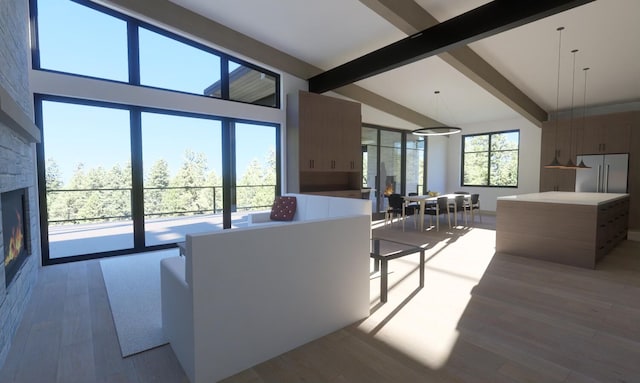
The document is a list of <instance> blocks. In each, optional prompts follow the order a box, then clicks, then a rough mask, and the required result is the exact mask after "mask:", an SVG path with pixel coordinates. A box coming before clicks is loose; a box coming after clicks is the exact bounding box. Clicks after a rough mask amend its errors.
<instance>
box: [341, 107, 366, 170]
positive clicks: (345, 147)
mask: <svg viewBox="0 0 640 383" xmlns="http://www.w3.org/2000/svg"><path fill="white" fill-rule="evenodd" d="M361 121H362V117H361V115H360V105H359V104H355V103H350V104H347V105H345V106H344V108H343V113H342V114H341V115H340V123H339V125H340V127H341V129H340V130H341V132H340V144H339V145H337V146H338V147H339V148H340V154H339V156H338V157H337V158H338V161H339V170H341V171H347V172H360V171H361V170H362V165H361V163H362V150H361V137H360V135H361V131H362V122H361Z"/></svg>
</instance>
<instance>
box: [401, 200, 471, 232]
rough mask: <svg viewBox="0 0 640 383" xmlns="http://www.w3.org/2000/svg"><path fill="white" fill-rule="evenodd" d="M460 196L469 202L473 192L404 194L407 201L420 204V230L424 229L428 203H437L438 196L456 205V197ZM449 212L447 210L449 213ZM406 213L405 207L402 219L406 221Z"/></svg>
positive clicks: (456, 215)
mask: <svg viewBox="0 0 640 383" xmlns="http://www.w3.org/2000/svg"><path fill="white" fill-rule="evenodd" d="M459 196H463V197H464V199H465V200H466V201H467V202H470V200H471V194H457V193H450V194H441V195H438V196H430V195H406V196H403V198H404V200H405V202H417V203H418V204H419V206H420V231H424V210H425V207H426V205H427V203H429V202H432V203H436V202H437V201H438V197H447V202H448V204H449V205H454V206H455V198H456V197H459ZM448 213H449V212H447V214H448ZM404 218H405V215H404V209H402V219H403V221H404ZM454 219H455V225H456V226H457V225H458V211H457V208H456V210H455V216H454Z"/></svg>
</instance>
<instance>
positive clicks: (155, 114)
mask: <svg viewBox="0 0 640 383" xmlns="http://www.w3.org/2000/svg"><path fill="white" fill-rule="evenodd" d="M54 3H55V4H54ZM30 10H31V14H32V19H33V23H32V28H33V29H32V32H33V33H32V39H33V40H32V46H33V50H32V52H33V60H32V62H33V67H34V71H38V72H39V73H43V74H47V76H50V75H51V76H50V77H49V78H53V76H57V77H58V78H60V76H63V77H66V81H65V79H63V81H64V82H65V83H68V84H71V83H74V84H82V82H83V81H85V82H86V81H87V80H90V81H91V82H93V83H92V84H93V85H96V88H98V90H94V89H92V88H91V87H84V88H83V87H82V85H80V86H76V85H71V86H65V87H64V90H58V89H54V88H51V87H50V86H49V85H47V86H45V87H44V88H45V89H53V90H52V91H49V90H47V91H46V92H37V93H38V94H37V95H36V103H35V106H36V119H37V123H38V125H39V126H41V127H42V130H43V140H42V143H40V144H39V145H38V157H39V162H38V164H39V173H40V184H41V187H42V190H41V191H40V195H41V199H40V200H41V216H42V220H41V229H42V233H43V238H42V243H43V262H44V263H45V264H48V263H58V262H63V261H68V260H75V259H83V258H84V257H97V256H105V255H117V254H123V253H126V252H131V251H134V252H135V251H144V250H149V249H155V248H165V247H170V246H175V243H176V242H179V241H183V240H184V238H185V233H187V232H189V233H194V232H201V231H209V230H212V229H213V230H216V229H223V228H233V227H237V226H242V225H243V224H244V223H245V222H246V218H245V216H246V214H247V213H246V212H247V211H249V210H255V209H265V208H266V207H267V206H270V205H271V203H272V201H273V198H274V197H275V196H276V195H278V194H279V193H280V146H279V145H280V127H279V124H278V123H277V122H275V121H278V120H279V119H278V118H276V117H274V116H275V115H274V113H271V112H265V113H261V112H258V113H256V110H257V109H256V108H260V107H263V108H265V110H268V109H271V110H273V109H279V108H280V100H281V96H280V76H279V75H278V74H276V73H273V72H271V71H269V70H267V69H265V68H261V67H259V66H256V65H255V64H252V63H249V62H246V61H244V60H242V59H240V58H237V57H233V56H231V55H229V54H226V53H223V52H220V51H218V50H216V49H214V48H213V47H211V46H206V45H203V44H202V43H201V42H195V41H193V40H190V39H188V38H186V37H184V36H179V35H176V34H175V33H172V32H168V31H166V30H164V29H162V28H159V27H156V26H154V25H150V24H148V23H146V22H143V21H140V20H137V19H135V18H133V17H131V16H129V15H125V14H122V13H119V12H118V11H115V10H112V9H108V8H105V7H103V6H101V5H99V4H96V3H94V2H92V1H88V0H73V1H71V0H58V1H55V2H53V1H48V0H30ZM83 79H84V80H83ZM99 83H100V84H99ZM103 84H104V85H103ZM116 89H117V90H116ZM142 94H145V95H147V96H146V97H141V96H140V95H142ZM196 98H197V99H199V100H195V99H196ZM212 99H220V100H225V101H217V100H212ZM230 101H235V102H236V104H237V105H241V104H240V103H245V104H253V105H254V106H252V107H250V108H252V109H251V110H250V111H249V113H250V114H256V115H260V117H258V118H249V117H245V118H240V117H239V116H240V114H239V113H238V111H239V110H241V109H242V106H239V107H233V108H226V106H228V105H225V108H218V109H217V110H218V112H217V113H216V112H211V111H210V110H209V109H208V108H207V105H208V104H207V103H212V102H218V103H225V102H226V103H229V102H230ZM227 110H232V111H231V112H229V115H227V114H226V111H227ZM220 114H221V115H220ZM262 115H265V116H269V117H268V118H267V119H269V120H270V122H266V121H262V118H261V117H262ZM44 247H46V249H45V248H44Z"/></svg>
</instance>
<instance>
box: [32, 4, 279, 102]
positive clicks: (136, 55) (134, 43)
mask: <svg viewBox="0 0 640 383" xmlns="http://www.w3.org/2000/svg"><path fill="white" fill-rule="evenodd" d="M68 1H72V2H74V3H76V4H78V5H82V6H85V7H88V8H91V9H93V10H95V11H97V12H101V13H103V14H106V15H108V16H111V17H114V18H117V19H120V20H123V21H125V22H126V23H127V41H126V42H125V44H127V51H128V57H127V62H128V64H129V65H128V68H129V73H128V75H129V76H128V77H129V79H128V81H126V82H125V81H118V80H113V79H107V78H102V77H95V76H89V75H83V74H78V73H72V72H65V71H60V70H55V69H47V68H43V67H42V65H41V62H40V61H41V60H40V42H39V28H38V5H37V3H38V0H29V15H30V16H29V18H30V26H31V46H32V49H31V59H32V60H31V62H32V68H33V69H34V70H39V71H45V72H50V73H61V74H65V75H69V76H76V77H81V78H91V79H97V80H101V81H108V82H114V83H119V84H129V85H134V86H140V87H144V88H150V89H162V90H166V91H169V92H175V93H181V94H190V95H196V96H200V97H206V98H210V99H217V100H225V101H233V102H239V103H242V104H248V105H257V106H262V107H266V108H275V109H280V108H281V106H282V102H281V98H282V97H281V94H282V77H281V75H280V74H278V73H276V72H274V71H271V70H268V69H267V68H263V67H261V66H258V65H256V64H252V63H250V62H248V61H246V60H243V59H242V58H240V57H236V56H233V55H230V54H227V53H224V52H222V51H219V50H217V49H215V48H212V47H210V46H207V45H204V44H202V43H199V42H196V41H194V40H191V39H189V38H188V37H185V36H182V35H179V34H177V33H174V32H170V31H168V30H166V29H163V28H161V27H158V26H156V25H153V24H150V23H147V22H145V21H142V20H139V19H136V18H134V17H132V16H129V15H126V14H124V13H121V12H118V11H116V10H113V9H110V8H108V7H105V6H103V5H99V4H96V3H93V2H91V1H89V0H68ZM139 28H145V29H148V30H149V31H152V32H155V33H158V34H160V35H162V36H164V37H166V38H169V39H172V40H175V41H177V42H180V43H183V44H186V45H188V46H190V47H193V48H195V49H199V50H202V51H204V52H207V53H210V54H213V55H216V56H218V57H219V58H220V82H221V85H222V94H221V97H219V98H218V97H211V96H207V95H204V94H200V93H191V92H185V91H180V90H174V89H167V88H161V87H154V86H149V85H141V84H140V38H139V34H138V29H139ZM229 61H233V62H235V63H238V64H240V65H242V66H245V67H247V68H250V69H253V70H255V71H258V72H261V73H264V74H266V75H268V76H272V77H273V78H274V79H275V81H274V85H275V89H274V92H275V95H274V98H275V105H274V106H266V105H263V104H254V103H251V102H246V101H239V100H234V99H231V98H230V97H229V73H228V67H229Z"/></svg>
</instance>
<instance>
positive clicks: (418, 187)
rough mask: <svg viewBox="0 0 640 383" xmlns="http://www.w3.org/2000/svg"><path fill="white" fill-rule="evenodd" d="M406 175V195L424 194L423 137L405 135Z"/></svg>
mask: <svg viewBox="0 0 640 383" xmlns="http://www.w3.org/2000/svg"><path fill="white" fill-rule="evenodd" d="M406 137H407V138H406V161H405V163H406V175H407V178H406V179H407V188H406V190H407V194H408V193H417V194H425V190H424V185H425V181H424V177H425V173H424V153H425V152H424V137H420V136H415V135H413V134H407V136H406Z"/></svg>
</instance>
